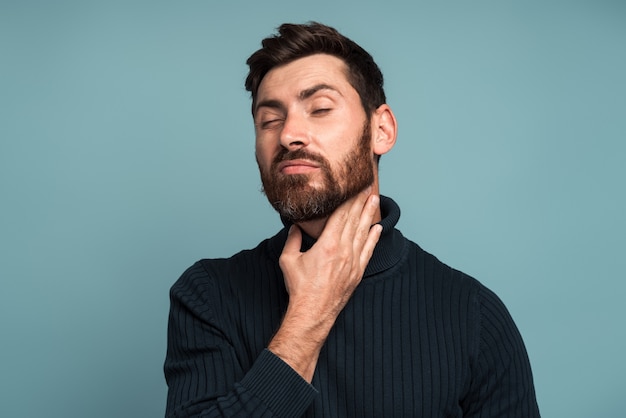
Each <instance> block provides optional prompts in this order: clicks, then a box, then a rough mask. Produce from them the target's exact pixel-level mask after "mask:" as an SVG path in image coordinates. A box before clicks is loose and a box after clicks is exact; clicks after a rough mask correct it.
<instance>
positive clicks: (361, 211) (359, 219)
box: [345, 195, 380, 251]
mask: <svg viewBox="0 0 626 418" xmlns="http://www.w3.org/2000/svg"><path fill="white" fill-rule="evenodd" d="M379 207H380V198H379V196H378V195H370V196H369V197H368V198H367V200H366V201H365V202H364V204H363V206H361V207H360V208H359V207H358V206H357V207H353V208H352V209H351V214H350V215H351V220H352V222H353V225H352V228H346V229H345V233H346V235H347V237H346V238H347V239H349V240H352V242H353V243H354V249H355V250H357V251H358V250H360V249H361V248H362V246H363V244H364V243H365V240H366V239H367V236H368V234H369V233H370V228H371V226H372V224H373V223H374V222H375V221H374V217H375V216H376V214H377V213H378V209H379Z"/></svg>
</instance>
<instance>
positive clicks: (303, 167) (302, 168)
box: [278, 159, 319, 174]
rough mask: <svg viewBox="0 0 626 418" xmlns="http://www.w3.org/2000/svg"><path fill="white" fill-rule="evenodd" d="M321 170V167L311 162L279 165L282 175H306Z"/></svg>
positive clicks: (287, 162) (304, 161)
mask: <svg viewBox="0 0 626 418" xmlns="http://www.w3.org/2000/svg"><path fill="white" fill-rule="evenodd" d="M317 169H319V165H318V164H316V163H314V162H312V161H309V160H301V159H298V160H288V161H282V162H281V163H279V164H278V171H279V172H280V173H281V174H306V173H310V172H312V171H315V170H317Z"/></svg>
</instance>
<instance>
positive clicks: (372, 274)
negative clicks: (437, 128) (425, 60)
mask: <svg viewBox="0 0 626 418" xmlns="http://www.w3.org/2000/svg"><path fill="white" fill-rule="evenodd" d="M247 63H248V65H249V66H250V72H249V74H248V77H247V79H246V88H247V90H248V91H250V93H251V96H252V116H253V119H254V126H255V135H256V159H257V163H258V166H259V171H260V173H261V180H262V183H263V190H264V192H265V194H266V196H267V198H268V200H269V202H270V203H271V204H272V206H273V207H274V208H275V209H276V210H277V211H278V213H279V214H280V216H281V218H282V220H283V223H284V225H285V227H284V228H283V229H282V230H281V231H279V232H278V233H277V234H276V235H275V236H274V237H272V238H269V239H267V240H265V241H263V242H261V243H260V244H259V245H258V246H257V247H256V248H254V249H252V250H246V251H242V252H240V253H238V254H236V255H234V256H233V257H231V258H228V259H206V260H201V261H199V262H197V263H196V264H194V265H193V266H192V267H190V268H189V269H188V270H187V271H186V272H185V273H184V274H183V275H182V276H181V278H180V279H179V280H178V281H177V282H176V284H175V285H174V286H173V287H172V289H171V309H170V318H169V328H168V350H167V358H166V361H165V376H166V380H167V384H168V386H169V391H168V401H167V412H166V415H167V416H171V417H218V416H240V417H273V416H276V417H300V416H305V417H405V416H406V417H409V416H410V417H428V418H432V417H538V416H539V411H538V407H537V402H536V399H535V391H534V386H533V380H532V373H531V369H530V364H529V361H528V356H527V354H526V350H525V348H524V344H523V341H522V338H521V336H520V334H519V332H518V330H517V328H516V326H515V324H514V322H513V320H512V319H511V317H510V315H509V313H508V312H507V310H506V308H505V307H504V305H503V304H502V302H501V301H500V300H499V299H498V297H497V296H496V295H494V294H493V293H492V292H491V291H490V290H488V289H487V288H485V287H484V286H483V285H482V284H480V283H479V282H478V281H477V280H475V279H473V278H471V277H469V276H467V275H465V274H463V273H461V272H459V271H457V270H454V269H452V268H450V267H448V266H446V265H445V264H443V263H442V262H440V261H439V260H437V259H436V258H435V257H434V256H432V255H431V254H429V253H427V252H425V251H424V250H422V249H421V248H420V247H419V246H418V245H417V244H415V243H413V242H412V241H409V240H408V239H406V238H405V237H404V236H403V235H402V234H401V233H400V231H398V230H397V229H396V228H395V225H396V223H397V221H398V218H399V216H400V209H399V208H398V206H397V205H396V204H395V202H394V201H393V200H392V199H390V198H387V197H383V196H379V181H378V164H379V159H380V156H381V155H383V154H385V153H386V152H388V151H389V150H391V149H392V147H393V145H394V144H395V141H396V132H397V123H396V119H395V116H394V114H393V112H392V110H391V108H390V107H389V106H388V105H387V104H386V99H385V94H384V90H383V77H382V74H381V72H380V70H379V68H378V66H377V65H376V64H375V62H374V60H373V59H372V57H371V56H370V55H369V54H368V53H367V52H366V51H365V50H363V49H362V48H361V47H359V46H358V45H357V44H356V43H354V42H353V41H351V40H350V39H348V38H346V37H345V36H343V35H341V34H340V33H338V32H337V31H336V30H334V29H333V28H330V27H328V26H324V25H321V24H318V23H311V24H306V25H292V24H284V25H282V26H281V27H280V28H279V32H278V34H276V35H274V36H271V37H269V38H266V39H264V40H263V42H262V48H261V49H260V50H258V51H257V52H255V53H254V54H253V55H252V56H251V57H250V58H249V59H248V61H247Z"/></svg>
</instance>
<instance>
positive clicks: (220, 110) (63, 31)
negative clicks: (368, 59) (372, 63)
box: [0, 0, 626, 418]
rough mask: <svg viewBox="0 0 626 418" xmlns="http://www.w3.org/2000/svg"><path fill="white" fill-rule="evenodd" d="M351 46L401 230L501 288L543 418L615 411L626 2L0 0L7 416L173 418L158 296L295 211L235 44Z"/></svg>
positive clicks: (163, 303)
mask: <svg viewBox="0 0 626 418" xmlns="http://www.w3.org/2000/svg"><path fill="white" fill-rule="evenodd" d="M307 20H319V21H322V22H324V23H327V24H330V25H333V26H335V27H337V28H338V29H340V30H341V31H342V32H344V33H345V34H346V35H348V36H349V37H351V38H353V39H355V40H356V41H357V42H358V43H360V44H361V45H362V46H363V47H365V48H366V49H367V50H369V51H370V52H371V53H372V55H373V56H374V57H375V58H376V60H377V61H378V63H379V65H380V66H381V68H382V70H383V72H384V74H385V76H386V86H387V94H388V102H389V104H390V105H391V107H392V108H393V109H394V111H395V113H396V116H397V118H398V120H399V126H400V128H399V138H398V143H397V146H396V147H395V148H394V149H393V150H392V151H391V153H390V154H388V155H386V156H384V157H383V159H382V160H381V183H382V186H381V191H382V193H383V194H387V195H389V196H392V197H393V198H394V199H395V200H396V201H397V202H398V203H399V204H400V206H401V208H402V210H403V216H402V218H401V220H400V224H399V228H400V229H401V230H402V231H403V232H404V233H405V235H407V236H408V237H410V238H412V239H413V240H414V241H416V242H418V243H419V244H420V245H421V246H422V247H424V248H425V249H427V250H428V251H430V252H433V253H434V254H436V255H437V256H438V257H439V258H440V259H442V260H443V261H445V262H447V263H448V264H450V265H452V266H454V267H456V268H459V269H461V270H463V271H465V272H467V273H469V274H471V275H473V276H475V277H477V278H478V279H479V280H481V281H482V282H483V283H485V284H486V285H487V286H489V287H490V288H492V289H493V290H494V291H496V293H498V294H499V295H500V297H501V298H502V299H503V300H504V301H505V303H506V304H507V306H508V307H509V309H510V311H511V313H512V314H513V317H514V318H515V320H516V321H517V324H518V326H519V328H520V330H521V332H522V334H523V336H524V338H525V341H526V345H527V349H528V352H529V355H530V358H531V362H532V365H533V370H534V376H535V382H536V388H537V395H538V400H539V403H540V407H541V410H542V413H543V416H546V417H568V418H577V417H580V418H582V417H608V416H621V415H622V414H623V400H624V393H623V389H624V380H623V377H624V375H625V374H626V362H625V361H624V353H625V352H626V331H625V330H626V326H625V325H624V319H625V318H626V309H625V308H624V297H625V296H626V285H625V284H624V270H625V267H626V262H625V257H624V255H623V252H624V249H625V248H626V238H625V237H626V223H625V221H624V214H625V213H626V197H625V193H624V179H625V167H626V145H625V143H626V142H625V140H626V135H625V134H626V82H625V74H626V52H625V51H626V47H625V45H626V2H624V1H619V0H615V1H609V0H589V1H538V0H534V1H495V0H494V1H472V2H467V1H445V2H444V1H442V2H426V1H394V0H388V1H386V2H368V1H347V0H333V1H326V0H318V1H316V2H309V3H306V4H305V3H301V4H300V3H297V2H293V1H282V0H268V1H265V2H252V1H249V2H244V1H230V2H217V1H182V2H174V1H171V2H165V1H106V2H105V1H100V2H95V1H55V2H44V1H28V0H25V1H2V2H1V3H0V198H1V205H0V210H1V216H0V280H1V287H0V340H1V342H0V353H1V356H0V405H1V407H0V414H1V415H2V416H6V417H13V418H15V417H33V416H46V417H95V418H99V417H102V418H104V417H107V418H110V417H158V416H162V415H163V411H164V405H165V395H166V387H165V383H164V379H163V377H162V363H163V359H164V356H165V345H166V324H167V313H168V307H169V301H168V289H169V287H170V286H171V285H172V284H173V282H174V281H175V280H176V279H177V278H178V276H179V275H180V274H181V273H182V271H183V270H184V269H185V268H186V267H187V266H189V265H190V264H192V263H193V262H194V261H195V260H197V259H199V258H202V257H220V256H228V255H231V254H233V253H234V252H236V251H238V250H240V249H242V248H250V247H252V246H255V245H256V244H257V243H258V242H259V241H260V240H261V239H263V238H265V237H267V236H270V235H272V234H273V233H274V232H275V231H276V230H277V229H278V228H279V227H280V223H279V220H278V218H277V216H276V215H275V213H274V212H273V210H272V209H271V208H270V206H269V205H268V204H267V202H266V201H265V198H264V197H263V195H262V194H261V193H260V192H259V189H260V181H259V178H258V174H257V169H256V165H255V162H254V146H253V142H254V138H253V129H252V123H251V118H250V114H249V98H248V96H247V93H246V92H245V91H244V89H243V80H244V78H245V75H246V66H245V59H246V58H247V57H248V55H249V54H250V53H252V52H253V51H254V50H256V49H257V48H258V46H259V42H260V40H261V39H262V38H263V37H265V36H266V35H268V34H270V33H271V32H273V30H274V28H275V27H277V26H278V25H279V24H280V23H282V22H284V21H291V22H304V21H307Z"/></svg>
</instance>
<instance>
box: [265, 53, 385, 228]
mask: <svg viewBox="0 0 626 418" xmlns="http://www.w3.org/2000/svg"><path fill="white" fill-rule="evenodd" d="M256 103H257V104H256V107H255V109H254V123H255V132H256V159H257V163H258V165H259V170H260V172H261V180H262V183H263V191H264V192H265V194H266V196H267V198H268V200H269V202H270V203H271V204H272V206H273V207H274V208H275V209H276V210H277V211H278V212H279V213H280V214H281V215H282V216H284V217H286V218H288V219H290V220H291V221H292V222H303V221H310V220H315V219H320V218H324V217H327V216H328V215H330V214H331V213H332V212H333V211H334V210H335V209H336V208H337V207H338V206H339V205H340V204H341V203H343V202H345V201H346V200H347V199H349V198H350V197H352V196H354V195H356V194H357V193H358V192H360V191H361V190H363V189H365V188H366V187H367V186H369V185H370V184H372V183H373V181H374V164H375V163H374V158H373V157H374V156H373V153H372V150H371V140H370V139H371V131H370V124H369V118H368V117H367V116H366V114H365V111H364V110H363V107H362V105H361V101H360V98H359V95H358V93H357V92H356V90H354V88H353V87H352V86H351V85H350V83H349V82H348V80H347V77H346V67H345V64H344V63H343V61H341V60H340V59H339V58H336V57H333V56H330V55H323V54H318V55H312V56H309V57H305V58H301V59H298V60H296V61H294V62H291V63H289V64H286V65H284V66H281V67H278V68H275V69H273V70H271V71H270V72H268V73H267V75H266V76H265V77H264V78H263V81H262V82H261V85H260V86H259V90H258V93H257V100H256Z"/></svg>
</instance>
